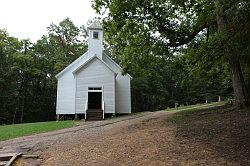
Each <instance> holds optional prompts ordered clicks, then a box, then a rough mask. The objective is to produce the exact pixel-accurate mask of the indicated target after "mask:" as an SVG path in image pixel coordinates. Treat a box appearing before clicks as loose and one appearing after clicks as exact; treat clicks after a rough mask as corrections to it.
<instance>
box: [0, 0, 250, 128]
mask: <svg viewBox="0 0 250 166" xmlns="http://www.w3.org/2000/svg"><path fill="white" fill-rule="evenodd" d="M216 2H217V1H216ZM218 2H220V3H219V4H218V3H214V2H210V1H202V2H200V1H192V3H191V1H190V3H189V1H183V2H182V1H166V2H165V1H164V2H163V1H143V3H141V2H140V1H137V0H131V1H122V2H119V3H118V1H114V2H111V1H109V0H96V1H94V4H93V7H94V9H95V10H96V11H97V12H100V13H101V11H102V9H104V8H108V9H109V10H108V11H109V13H108V17H107V18H105V19H104V21H103V25H104V29H105V51H106V52H107V54H108V55H110V56H111V58H113V59H114V60H115V61H116V62H118V63H119V64H120V65H121V66H122V68H123V70H124V73H126V72H127V73H129V74H130V75H131V76H132V77H133V79H132V82H131V85H132V89H131V90H132V111H133V112H137V111H155V110H160V109H165V108H167V107H174V106H175V104H176V103H178V105H189V104H196V103H205V102H206V101H207V102H211V101H218V100H219V96H220V98H221V100H228V99H234V100H235V102H236V103H238V104H239V105H247V104H248V102H249V97H248V94H249V91H247V90H246V89H247V88H248V90H249V89H250V88H249V86H250V72H249V71H250V69H249V64H250V58H249V52H250V51H249V48H250V47H249V43H250V35H249V29H250V28H249V27H250V26H249V19H248V18H249V13H250V12H249V6H250V3H249V2H248V1H229V2H230V3H229V2H227V3H222V4H221V2H224V1H223V0H219V1H218ZM229 4H230V5H229ZM219 9H220V12H222V13H216V12H218V10H219ZM174 11H176V12H174ZM216 14H217V15H216ZM222 15H223V16H222ZM225 18H226V19H225ZM218 19H225V20H227V21H226V22H225V24H226V26H225V27H221V26H220V27H219V26H218V24H219V21H220V20H218ZM225 20H223V21H225ZM223 28H225V29H223ZM86 39H87V34H86V29H85V27H84V26H82V27H76V26H75V25H74V24H73V23H72V21H70V20H69V19H68V18H67V19H65V20H63V21H62V22H60V23H59V25H55V24H51V25H50V26H49V27H48V33H47V34H46V35H44V36H43V37H42V38H41V39H40V40H38V41H37V42H36V43H32V42H30V41H29V40H19V39H17V38H14V37H10V36H9V35H8V33H7V31H5V30H0V123H1V124H11V123H22V122H33V121H47V120H54V119H55V106H56V85H57V81H56V79H55V75H56V74H57V73H58V72H60V71H61V70H62V69H63V68H65V67H66V66H67V65H69V64H70V63H71V62H72V61H74V60H75V59H76V58H77V57H79V56H80V55H82V54H83V53H84V52H85V51H87V42H86Z"/></svg>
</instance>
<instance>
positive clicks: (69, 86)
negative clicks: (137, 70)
mask: <svg viewBox="0 0 250 166" xmlns="http://www.w3.org/2000/svg"><path fill="white" fill-rule="evenodd" d="M88 35H89V38H88V51H87V52H86V53H84V54H83V55H82V56H80V57H79V58H78V59H76V60H75V61H74V62H73V63H71V64H70V65H69V66H67V67H66V68H65V69H64V70H62V71H61V72H60V73H58V74H57V75H56V78H57V80H58V83H57V103H56V114H57V118H58V119H59V117H60V115H69V114H71V115H72V114H73V115H75V117H77V116H78V115H80V114H82V115H84V117H85V119H87V120H101V119H104V117H105V114H106V113H109V114H110V113H111V114H115V113H119V114H120V113H121V114H123V113H124V114H128V113H131V93H130V80H131V76H130V75H129V74H125V75H122V73H121V67H120V66H119V65H118V64H117V63H115V62H114V61H113V60H112V59H111V58H110V57H108V55H105V54H104V52H103V29H102V26H101V24H100V22H99V21H98V20H93V22H92V23H91V24H90V26H89V27H88Z"/></svg>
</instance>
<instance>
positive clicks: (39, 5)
mask: <svg viewBox="0 0 250 166" xmlns="http://www.w3.org/2000/svg"><path fill="white" fill-rule="evenodd" d="M0 3H1V10H0V29H7V32H8V33H9V34H10V36H14V37H17V38H19V39H27V38H30V39H31V41H33V42H35V41H36V40H38V39H39V38H40V37H41V36H42V35H44V34H46V32H47V27H48V26H49V25H50V24H51V23H52V22H53V23H55V24H58V23H59V22H60V21H62V20H63V19H64V18H66V17H69V18H70V19H71V20H72V21H73V22H74V24H75V25H76V26H80V25H85V26H86V25H87V21H88V20H90V19H92V18H94V17H96V16H98V15H97V14H95V11H94V10H93V9H92V8H91V0H0Z"/></svg>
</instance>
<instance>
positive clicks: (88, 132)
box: [0, 111, 249, 166]
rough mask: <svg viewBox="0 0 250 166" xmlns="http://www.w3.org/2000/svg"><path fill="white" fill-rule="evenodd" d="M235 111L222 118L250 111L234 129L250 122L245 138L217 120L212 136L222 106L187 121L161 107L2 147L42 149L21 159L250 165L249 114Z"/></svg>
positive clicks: (40, 162)
mask: <svg viewBox="0 0 250 166" xmlns="http://www.w3.org/2000/svg"><path fill="white" fill-rule="evenodd" d="M231 113H232V115H228V114H227V113H226V112H224V113H220V114H221V115H220V116H219V117H218V118H219V119H221V118H225V119H226V120H225V125H229V124H228V123H230V124H231V122H233V123H235V122H236V120H237V118H241V119H242V118H243V117H246V118H245V119H244V120H243V121H242V122H243V123H242V125H240V126H239V125H232V126H234V127H232V128H231V129H230V130H231V131H232V132H233V133H234V132H236V131H238V128H244V130H242V131H241V133H242V134H241V136H240V139H234V138H235V137H236V136H235V134H229V133H232V132H230V131H229V130H227V131H226V132H224V129H221V127H220V126H218V125H217V124H216V125H217V128H218V131H216V132H214V133H215V134H214V136H213V137H212V138H213V139H208V137H207V135H205V134H207V133H210V132H212V131H213V130H215V129H214V127H216V126H211V125H208V126H207V125H205V124H207V123H208V122H210V121H211V119H213V118H214V116H215V114H218V112H217V113H215V114H213V113H211V112H210V113H208V114H204V112H203V113H201V114H197V115H190V114H189V115H187V116H186V115H185V116H184V117H182V120H181V123H179V122H177V121H175V123H173V121H171V119H173V118H174V119H175V118H176V116H179V114H178V113H176V112H164V111H159V112H152V113H149V112H148V113H142V114H139V115H134V116H129V117H121V118H116V119H110V120H105V121H100V122H88V123H85V124H84V125H80V126H78V127H74V128H71V129H67V130H61V131H58V132H51V133H47V134H39V135H35V136H32V137H24V138H20V139H15V140H10V141H9V142H8V141H6V142H1V143H0V147H5V149H6V147H7V146H8V145H9V146H11V145H10V144H12V148H13V147H19V148H20V147H26V148H28V150H26V153H28V154H37V155H39V158H38V159H20V160H18V162H17V163H16V165H46V166H47V165H79V166H80V165H91V166H92V165H248V164H249V159H247V158H246V157H245V156H246V155H245V154H244V153H247V154H248V151H247V152H246V149H247V142H246V139H247V138H249V137H248V136H249V135H248V133H247V130H249V126H246V125H247V124H249V123H248V122H249V119H247V118H249V114H247V115H246V114H244V115H245V116H243V115H239V114H236V113H233V112H230V113H229V114H231ZM211 115H212V116H211ZM238 115H239V116H238ZM203 116H204V117H203ZM210 116H211V118H209V117H210ZM190 118H191V119H190ZM230 118H231V119H230ZM232 118H236V119H234V121H232ZM206 119H208V121H207V120H206ZM247 121H248V122H247ZM182 122H183V123H182ZM204 123H205V124H204ZM223 124H224V121H223ZM197 125H198V126H200V128H199V127H197ZM222 126H224V125H222ZM197 128H199V129H197ZM236 133H238V132H236ZM238 134H239V133H238ZM201 135H202V136H201ZM209 138H210V137H209ZM222 138H223V139H222ZM221 139H222V140H229V142H228V141H224V142H223V141H221ZM216 142H217V144H215V143H216ZM220 142H222V143H220ZM236 142H239V144H237V146H234V147H239V148H233V149H234V151H233V153H234V154H237V155H234V154H233V153H228V151H230V150H232V148H231V149H230V147H232V144H233V145H234V144H235V143H236ZM242 146H243V147H245V148H241V147H242ZM24 149H25V148H24ZM244 150H245V151H244Z"/></svg>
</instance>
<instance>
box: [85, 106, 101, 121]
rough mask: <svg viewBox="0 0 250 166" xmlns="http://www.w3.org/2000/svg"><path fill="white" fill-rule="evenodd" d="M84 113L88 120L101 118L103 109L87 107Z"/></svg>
mask: <svg viewBox="0 0 250 166" xmlns="http://www.w3.org/2000/svg"><path fill="white" fill-rule="evenodd" d="M86 115H87V116H86V120H88V121H98V120H103V110H101V109H88V110H87V114H86Z"/></svg>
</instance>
